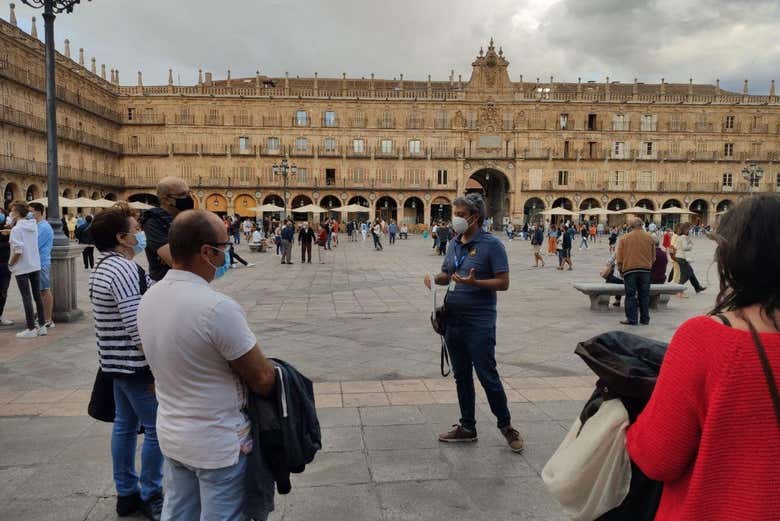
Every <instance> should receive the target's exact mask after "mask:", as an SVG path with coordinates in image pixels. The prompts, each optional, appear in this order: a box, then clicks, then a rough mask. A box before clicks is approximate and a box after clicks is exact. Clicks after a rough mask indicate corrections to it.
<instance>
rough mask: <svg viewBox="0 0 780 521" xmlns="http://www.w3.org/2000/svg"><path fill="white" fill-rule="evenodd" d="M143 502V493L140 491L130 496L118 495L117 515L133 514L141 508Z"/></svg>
mask: <svg viewBox="0 0 780 521" xmlns="http://www.w3.org/2000/svg"><path fill="white" fill-rule="evenodd" d="M141 503H142V501H141V494H139V493H138V492H136V493H135V494H130V495H129V496H117V498H116V515H118V516H119V517H127V516H132V515H133V514H135V513H136V512H138V509H139V508H141Z"/></svg>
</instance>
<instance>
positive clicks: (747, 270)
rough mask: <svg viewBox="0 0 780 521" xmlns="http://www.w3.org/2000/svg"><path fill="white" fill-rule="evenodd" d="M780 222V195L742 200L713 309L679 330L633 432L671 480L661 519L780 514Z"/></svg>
mask: <svg viewBox="0 0 780 521" xmlns="http://www.w3.org/2000/svg"><path fill="white" fill-rule="evenodd" d="M778 223H780V194H760V195H754V196H751V197H748V198H745V199H744V200H743V201H742V202H740V203H739V204H738V205H737V206H735V207H734V208H733V209H732V210H731V211H730V212H729V213H727V214H726V215H724V216H723V219H722V221H721V225H720V226H719V228H718V234H717V236H716V237H715V239H716V240H717V241H718V246H717V250H716V253H715V257H716V260H717V264H718V273H719V275H720V293H719V294H718V297H717V300H716V305H715V309H714V310H713V312H712V313H711V315H708V316H700V317H695V318H692V319H690V320H688V321H686V322H685V323H684V324H682V325H681V326H680V328H679V329H678V330H677V332H676V333H675V335H674V338H672V342H671V343H670V344H669V350H668V351H667V354H666V357H665V359H664V362H663V365H662V366H661V372H660V375H659V378H658V382H657V384H656V387H655V391H654V392H653V395H652V397H651V399H650V401H649V403H648V404H647V406H646V407H645V409H644V411H643V412H642V414H641V415H640V416H639V418H638V419H637V421H636V422H635V423H634V424H633V425H632V426H631V427H630V428H629V430H628V434H627V437H628V440H627V443H628V452H629V454H630V455H631V458H632V460H633V461H634V462H635V463H636V464H637V465H638V466H639V468H640V469H642V471H643V472H644V473H645V474H647V475H648V476H649V477H650V478H652V479H655V480H659V481H663V483H664V489H663V494H662V496H661V504H660V506H659V509H658V512H657V514H656V519H660V520H669V519H673V520H697V521H698V520H706V521H719V520H722V521H753V520H755V521H759V520H760V521H768V520H780V401H778V403H773V389H774V392H775V393H776V386H777V382H778V381H780V270H778V268H777V267H778V266H780V233H778V231H777V228H776V227H777V225H778ZM713 235H715V234H713ZM751 325H752V327H754V328H755V330H756V331H757V333H756V334H757V336H758V338H759V339H760V343H761V344H762V345H763V351H764V352H765V353H766V355H767V356H766V359H767V361H768V368H767V371H768V373H767V374H765V372H764V368H763V366H762V361H761V357H760V355H759V352H760V351H759V348H758V347H757V346H756V345H755V343H754V340H753V335H752V334H751ZM772 380H773V381H772ZM778 400H780V399H778Z"/></svg>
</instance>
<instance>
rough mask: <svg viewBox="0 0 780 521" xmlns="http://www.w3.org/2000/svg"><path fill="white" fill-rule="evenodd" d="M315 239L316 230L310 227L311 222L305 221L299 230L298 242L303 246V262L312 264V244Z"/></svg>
mask: <svg viewBox="0 0 780 521" xmlns="http://www.w3.org/2000/svg"><path fill="white" fill-rule="evenodd" d="M314 239H315V234H314V230H312V229H311V228H309V223H307V222H305V223H303V224H302V225H301V229H300V230H299V231H298V244H299V245H300V246H301V264H303V263H304V262H308V263H309V264H311V245H312V242H314Z"/></svg>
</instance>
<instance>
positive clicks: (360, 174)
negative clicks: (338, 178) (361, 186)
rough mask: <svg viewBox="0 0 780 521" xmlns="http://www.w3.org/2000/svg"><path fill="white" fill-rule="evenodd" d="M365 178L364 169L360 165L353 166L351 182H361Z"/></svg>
mask: <svg viewBox="0 0 780 521" xmlns="http://www.w3.org/2000/svg"><path fill="white" fill-rule="evenodd" d="M364 179H365V170H363V168H361V167H359V166H358V167H355V168H353V169H352V182H353V183H362V182H363V180H364Z"/></svg>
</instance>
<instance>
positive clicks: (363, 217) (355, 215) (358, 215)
mask: <svg viewBox="0 0 780 521" xmlns="http://www.w3.org/2000/svg"><path fill="white" fill-rule="evenodd" d="M347 204H357V205H360V206H364V207H365V208H366V210H365V211H363V212H349V213H346V214H341V215H343V216H344V218H345V219H346V220H354V219H357V220H358V221H368V217H369V215H370V214H369V210H368V209H369V208H370V207H371V203H369V202H368V199H366V198H365V197H363V196H362V195H356V196H354V197H351V198H350V199H349V200H348V201H347Z"/></svg>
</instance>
